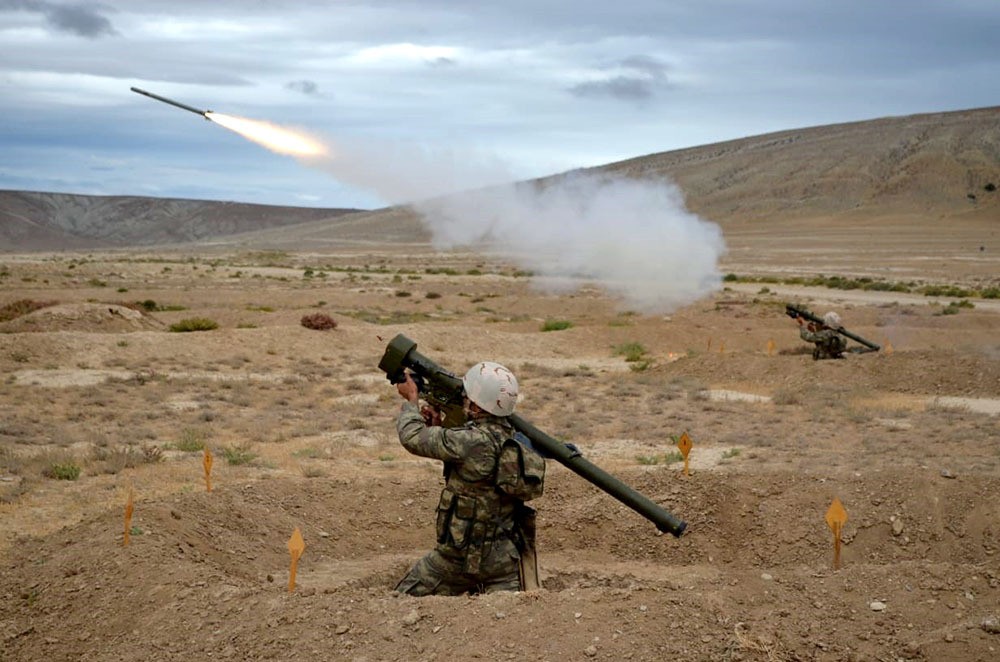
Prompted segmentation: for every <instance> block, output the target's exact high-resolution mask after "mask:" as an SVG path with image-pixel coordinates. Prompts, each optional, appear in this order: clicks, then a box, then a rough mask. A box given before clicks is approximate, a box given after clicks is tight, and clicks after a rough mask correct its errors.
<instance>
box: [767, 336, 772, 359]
mask: <svg viewBox="0 0 1000 662" xmlns="http://www.w3.org/2000/svg"><path fill="white" fill-rule="evenodd" d="M767 355H768V356H774V340H768V341H767Z"/></svg>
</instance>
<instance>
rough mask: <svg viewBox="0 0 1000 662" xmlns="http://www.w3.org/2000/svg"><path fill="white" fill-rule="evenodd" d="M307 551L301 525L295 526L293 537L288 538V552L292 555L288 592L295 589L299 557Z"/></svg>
mask: <svg viewBox="0 0 1000 662" xmlns="http://www.w3.org/2000/svg"><path fill="white" fill-rule="evenodd" d="M304 551H306V541H305V540H303V539H302V532H301V531H299V527H295V531H293V532H292V537H291V538H289V539H288V553H289V554H291V556H292V567H291V569H290V570H289V572H288V592H289V593H291V592H292V591H294V590H295V573H296V571H297V570H298V569H299V557H301V556H302V552H304Z"/></svg>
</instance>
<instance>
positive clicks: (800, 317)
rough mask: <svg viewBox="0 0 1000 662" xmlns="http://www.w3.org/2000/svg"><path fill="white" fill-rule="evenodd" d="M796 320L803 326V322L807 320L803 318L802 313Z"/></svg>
mask: <svg viewBox="0 0 1000 662" xmlns="http://www.w3.org/2000/svg"><path fill="white" fill-rule="evenodd" d="M795 321H796V322H798V323H799V326H802V323H803V322H805V320H804V319H803V318H802V315H797V316H796V317H795Z"/></svg>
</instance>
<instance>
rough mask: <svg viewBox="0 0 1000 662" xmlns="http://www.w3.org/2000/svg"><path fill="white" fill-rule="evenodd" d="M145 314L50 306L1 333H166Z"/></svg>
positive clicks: (106, 306) (1, 327) (107, 306)
mask: <svg viewBox="0 0 1000 662" xmlns="http://www.w3.org/2000/svg"><path fill="white" fill-rule="evenodd" d="M163 328H164V325H163V323H161V322H159V321H158V320H155V319H153V318H151V317H149V316H147V315H144V314H143V313H142V312H141V311H139V310H136V309H134V308H129V307H127V306H122V305H118V304H114V303H66V304H58V305H55V306H48V307H46V308H42V309H40V310H36V311H34V312H32V313H29V314H27V315H22V316H21V317H18V318H16V319H13V320H11V321H9V322H5V323H3V324H0V333H24V332H31V331H83V332H88V331H89V332H94V333H116V332H127V331H148V330H156V329H163Z"/></svg>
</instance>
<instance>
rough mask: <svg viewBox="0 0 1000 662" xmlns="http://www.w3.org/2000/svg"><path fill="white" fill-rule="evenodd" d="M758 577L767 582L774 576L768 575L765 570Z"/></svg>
mask: <svg viewBox="0 0 1000 662" xmlns="http://www.w3.org/2000/svg"><path fill="white" fill-rule="evenodd" d="M760 578H761V579H763V580H764V581H765V582H769V581H771V580H772V579H774V577H773V576H772V575H770V574H768V573H766V572H765V573H764V574H762V575H761V576H760Z"/></svg>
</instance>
